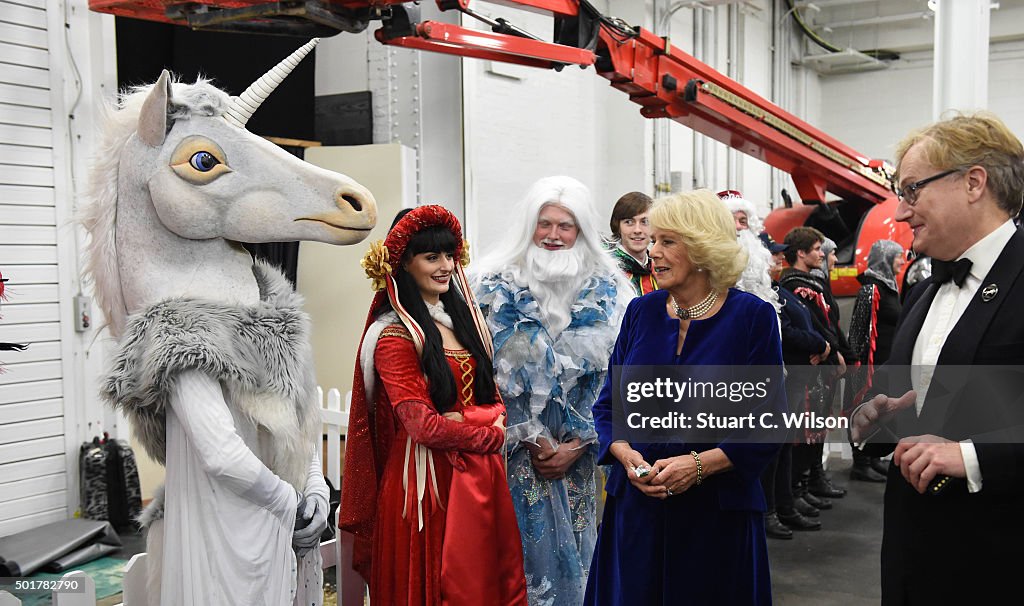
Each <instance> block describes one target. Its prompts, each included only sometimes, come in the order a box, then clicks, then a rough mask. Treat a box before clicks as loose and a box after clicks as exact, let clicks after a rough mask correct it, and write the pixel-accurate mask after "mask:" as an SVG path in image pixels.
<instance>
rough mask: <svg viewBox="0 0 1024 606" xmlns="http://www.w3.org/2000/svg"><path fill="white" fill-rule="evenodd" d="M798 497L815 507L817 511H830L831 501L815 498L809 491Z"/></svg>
mask: <svg viewBox="0 0 1024 606" xmlns="http://www.w3.org/2000/svg"><path fill="white" fill-rule="evenodd" d="M800 496H801V497H803V499H804V500H805V501H807V502H808V503H810V504H811V505H812V506H814V507H817V508H818V509H832V501H831V500H829V499H822V498H820V497H816V496H814V495H813V494H811V491H809V490H808V491H807V492H805V493H804V494H802V495H800Z"/></svg>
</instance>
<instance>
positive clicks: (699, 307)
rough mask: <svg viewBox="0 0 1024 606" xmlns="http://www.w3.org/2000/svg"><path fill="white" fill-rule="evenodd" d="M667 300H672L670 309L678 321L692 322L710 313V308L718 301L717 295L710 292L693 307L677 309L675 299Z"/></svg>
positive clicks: (677, 305) (677, 304)
mask: <svg viewBox="0 0 1024 606" xmlns="http://www.w3.org/2000/svg"><path fill="white" fill-rule="evenodd" d="M669 298H670V299H672V309H673V310H675V312H676V316H678V317H679V319H680V320H694V319H696V318H699V317H701V316H703V315H704V314H706V313H708V312H709V311H711V308H712V307H714V306H715V303H716V302H717V301H718V293H717V292H716V291H714V290H712V291H711V292H709V293H708V296H706V297H704V299H703V300H702V301H701V302H700V303H698V304H696V305H694V306H693V307H679V303H676V298H675V297H672V296H670V297H669Z"/></svg>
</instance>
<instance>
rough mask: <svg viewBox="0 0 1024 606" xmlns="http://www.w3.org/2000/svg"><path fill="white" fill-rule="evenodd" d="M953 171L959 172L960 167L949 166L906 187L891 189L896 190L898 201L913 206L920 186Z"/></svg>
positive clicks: (946, 175)
mask: <svg viewBox="0 0 1024 606" xmlns="http://www.w3.org/2000/svg"><path fill="white" fill-rule="evenodd" d="M955 172H960V169H958V168H951V169H949V170H947V171H944V172H941V173H939V174H937V175H932V176H930V177H928V178H926V179H921V180H920V181H915V182H913V183H911V184H910V185H908V186H906V187H903V188H900V187H894V188H893V189H894V191H895V192H896V195H897V196H898V197H899V199H900V201H902V202H905V203H906V205H907V206H914V205H915V204H917V192H919V191H920V190H921V188H922V187H924V186H925V185H928V184H929V183H931V182H932V181H938V180H939V179H941V178H943V177H948V176H949V175H952V174H953V173H955Z"/></svg>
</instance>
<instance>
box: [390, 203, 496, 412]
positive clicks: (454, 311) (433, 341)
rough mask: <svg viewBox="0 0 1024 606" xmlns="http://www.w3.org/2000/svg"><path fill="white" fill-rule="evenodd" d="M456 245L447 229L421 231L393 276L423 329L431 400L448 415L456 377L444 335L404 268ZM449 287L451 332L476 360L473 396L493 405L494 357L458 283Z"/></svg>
mask: <svg viewBox="0 0 1024 606" xmlns="http://www.w3.org/2000/svg"><path fill="white" fill-rule="evenodd" d="M396 222H397V219H396ZM457 245H458V243H457V242H456V241H455V234H453V233H452V232H451V231H450V230H449V229H448V228H446V227H443V226H440V225H436V226H432V227H428V228H426V229H422V230H420V231H419V232H417V233H416V234H415V235H413V236H412V238H410V239H409V244H408V245H407V246H406V248H405V254H403V255H402V259H401V260H400V261H399V262H398V263H396V264H395V267H394V274H393V275H394V277H395V283H396V284H397V286H398V299H399V300H400V301H401V302H402V305H403V306H405V309H406V311H408V312H409V315H410V316H412V318H413V319H414V320H416V323H417V324H419V325H420V328H422V329H423V337H424V339H423V357H422V358H421V359H420V365H421V366H422V367H423V373H424V374H425V375H426V376H427V378H428V389H429V391H430V399H431V401H433V402H434V407H435V408H437V410H438V411H440V412H445V411H448V410H450V409H451V408H452V407H453V406H454V405H455V397H456V389H455V376H454V375H452V370H451V367H449V366H448V362H447V361H446V360H445V357H444V346H443V343H442V339H441V331H439V330H438V329H437V326H435V325H434V319H433V318H431V317H430V312H429V311H427V304H426V303H425V302H424V301H423V295H422V294H420V289H419V287H418V286H417V285H416V281H415V280H414V279H413V277H412V276H410V275H409V274H408V273H407V272H406V271H405V270H404V269H402V265H403V264H404V263H406V262H408V261H409V260H410V259H412V258H413V257H414V256H416V255H418V254H422V253H426V252H433V253H448V254H454V253H455V248H456V246H457ZM455 262H456V263H458V262H459V260H458V259H455ZM453 278H454V276H453ZM449 284H450V286H449V288H448V292H446V293H444V294H442V295H441V302H442V303H444V310H445V311H446V312H447V313H448V315H449V316H451V318H452V332H454V333H455V337H456V338H457V339H458V340H459V342H460V343H462V345H463V347H465V348H466V349H467V350H468V351H469V353H470V354H471V355H472V356H473V358H474V359H475V360H476V378H475V380H474V381H473V394H474V395H475V396H476V401H477V403H480V404H488V403H491V402H494V399H495V389H494V367H493V363H492V361H491V357H490V356H489V355H487V351H486V350H485V349H484V344H483V341H481V339H480V335H479V334H478V333H477V331H476V325H475V324H474V323H473V316H472V314H471V312H470V309H469V306H468V305H467V304H466V301H465V300H464V299H463V298H462V295H460V294H458V293H457V292H456V288H455V280H454V279H453V280H452V281H451V282H449ZM390 310H391V303H390V302H388V300H387V299H385V300H384V305H382V306H381V308H380V309H379V310H378V311H377V314H376V315H377V317H380V316H381V315H382V314H384V313H385V312H387V311H390Z"/></svg>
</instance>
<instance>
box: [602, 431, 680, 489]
mask: <svg viewBox="0 0 1024 606" xmlns="http://www.w3.org/2000/svg"><path fill="white" fill-rule="evenodd" d="M608 451H609V452H610V453H611V454H612V456H613V457H615V458H616V459H618V460H619V463H621V464H622V467H623V468H624V469H625V470H626V477H627V478H628V479H629V483H630V484H632V485H633V488H636V489H637V490H639V491H640V492H642V493H644V494H645V495H647V496H649V497H654V498H656V499H664V498H665V496H666V494H665V487H664V486H652V485H651V480H653V479H654V472H653V471H652V466H651V464H650V463H648V462H647V461H645V460H644V457H643V455H642V454H640V453H639V452H637V451H636V450H633V447H632V446H630V445H629V443H628V442H625V441H619V442H614V443H613V444H612V445H611V446H610V447H609V448H608ZM636 469H647V470H648V471H649V473H647V474H646V475H644V476H643V477H640V476H638V475H636Z"/></svg>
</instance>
